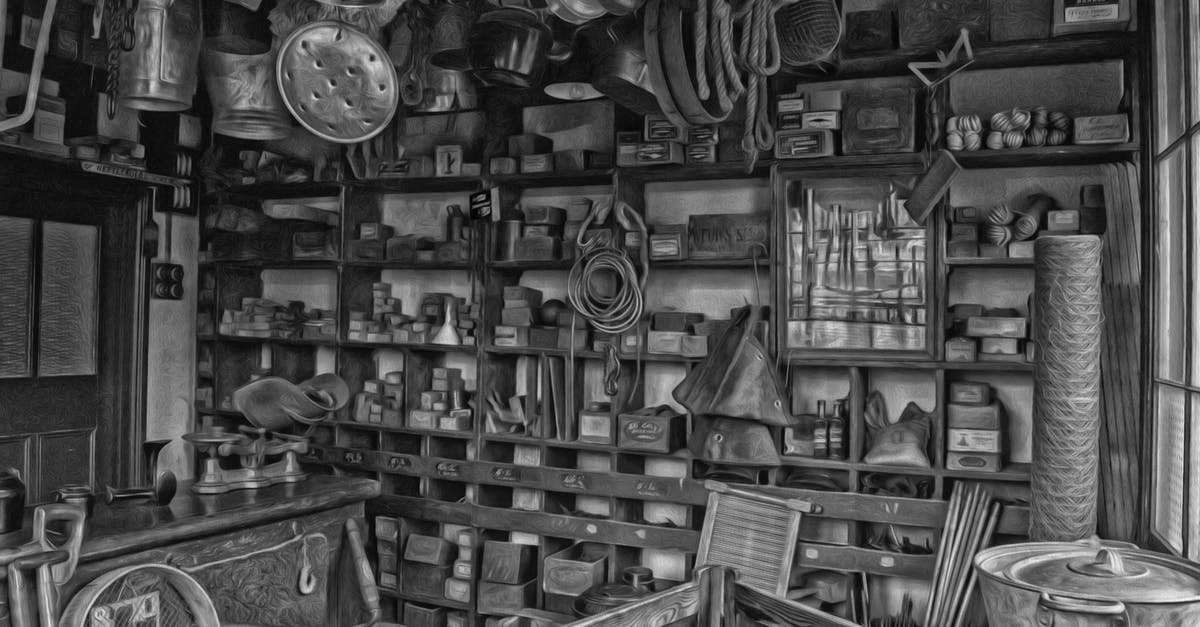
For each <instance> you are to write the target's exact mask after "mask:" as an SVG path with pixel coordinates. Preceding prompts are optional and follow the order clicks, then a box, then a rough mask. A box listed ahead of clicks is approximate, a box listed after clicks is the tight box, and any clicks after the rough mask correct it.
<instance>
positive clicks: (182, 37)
mask: <svg viewBox="0 0 1200 627" xmlns="http://www.w3.org/2000/svg"><path fill="white" fill-rule="evenodd" d="M202 31H203V29H202V28H201V23H200V0H142V1H141V2H139V3H138V7H137V11H136V12H135V13H134V16H133V32H134V45H133V47H132V48H131V49H130V50H128V51H126V52H123V53H122V54H121V59H120V63H121V73H120V77H119V81H118V84H117V104H118V105H120V106H122V107H125V108H127V109H138V110H141V111H186V110H187V109H189V108H191V106H192V97H193V96H195V95H196V79H197V68H198V67H199V61H200V39H201V37H202V36H203V33H202Z"/></svg>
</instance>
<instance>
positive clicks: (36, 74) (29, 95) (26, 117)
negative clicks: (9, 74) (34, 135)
mask: <svg viewBox="0 0 1200 627" xmlns="http://www.w3.org/2000/svg"><path fill="white" fill-rule="evenodd" d="M57 8H58V0H46V10H45V11H43V12H42V23H41V25H40V28H39V29H38V38H37V45H36V47H35V48H34V50H33V68H32V69H30V70H29V87H28V88H27V89H26V90H25V108H24V109H22V110H21V114H20V115H18V116H16V117H14V118H9V119H7V120H0V133H3V132H5V131H9V130H12V129H14V128H19V127H22V126H25V125H26V124H28V123H29V121H30V120H32V119H33V113H34V111H35V110H36V109H37V97H38V87H39V86H40V85H41V84H42V68H43V67H44V66H45V65H46V50H48V49H49V48H50V26H51V25H52V23H53V22H54V12H55V10H56V9H57ZM7 16H8V0H0V24H3V20H4V19H5V18H6V17H7ZM0 30H3V29H2V28H0ZM3 50H4V35H3V33H0V67H3V64H4V54H3Z"/></svg>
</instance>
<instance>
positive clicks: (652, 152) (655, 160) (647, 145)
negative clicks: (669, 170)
mask: <svg viewBox="0 0 1200 627" xmlns="http://www.w3.org/2000/svg"><path fill="white" fill-rule="evenodd" d="M686 152H687V151H686V149H685V147H684V145H683V144H680V143H677V142H670V141H658V142H643V143H640V144H638V147H637V153H636V154H635V157H634V159H635V165H639V166H643V165H665V164H672V163H673V164H682V163H684V161H685V160H686Z"/></svg>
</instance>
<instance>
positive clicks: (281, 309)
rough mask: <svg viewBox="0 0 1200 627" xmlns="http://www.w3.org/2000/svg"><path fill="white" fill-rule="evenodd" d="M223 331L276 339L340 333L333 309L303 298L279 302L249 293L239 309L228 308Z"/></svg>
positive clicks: (331, 336) (324, 337) (330, 336)
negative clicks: (310, 304)
mask: <svg viewBox="0 0 1200 627" xmlns="http://www.w3.org/2000/svg"><path fill="white" fill-rule="evenodd" d="M218 331H219V332H220V334H221V335H233V336H237V337H253V338H261V339H274V340H299V339H305V340H329V341H333V339H334V337H335V336H336V335H337V319H336V317H335V314H334V312H333V310H330V309H308V308H306V307H305V306H304V303H303V302H300V301H289V302H288V303H287V304H281V303H277V302H275V301H273V300H270V299H267V298H254V297H246V298H243V299H242V308H241V309H240V310H232V309H226V310H225V311H224V312H223V313H222V314H221V324H220V326H219V327H218Z"/></svg>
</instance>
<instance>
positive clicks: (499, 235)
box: [496, 220, 525, 261]
mask: <svg viewBox="0 0 1200 627" xmlns="http://www.w3.org/2000/svg"><path fill="white" fill-rule="evenodd" d="M524 226H525V223H524V222H523V221H521V220H501V221H499V222H497V223H496V261H512V260H513V259H516V258H517V241H518V240H519V239H521V229H522V228H523V227H524Z"/></svg>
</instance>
